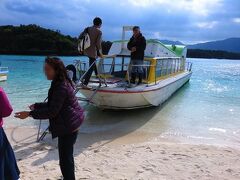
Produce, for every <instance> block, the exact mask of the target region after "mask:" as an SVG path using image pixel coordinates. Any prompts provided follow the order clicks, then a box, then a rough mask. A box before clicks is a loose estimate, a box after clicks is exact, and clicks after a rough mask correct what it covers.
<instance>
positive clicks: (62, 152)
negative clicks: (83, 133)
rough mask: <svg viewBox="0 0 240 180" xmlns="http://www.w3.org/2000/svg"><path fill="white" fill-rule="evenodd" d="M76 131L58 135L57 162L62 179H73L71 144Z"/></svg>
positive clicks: (75, 136)
mask: <svg viewBox="0 0 240 180" xmlns="http://www.w3.org/2000/svg"><path fill="white" fill-rule="evenodd" d="M77 135H78V131H76V132H74V133H72V134H69V135H65V136H62V137H58V151H59V163H60V168H61V172H62V175H63V178H64V180H75V172H74V171H75V169H74V158H73V146H74V144H75V142H76V139H77Z"/></svg>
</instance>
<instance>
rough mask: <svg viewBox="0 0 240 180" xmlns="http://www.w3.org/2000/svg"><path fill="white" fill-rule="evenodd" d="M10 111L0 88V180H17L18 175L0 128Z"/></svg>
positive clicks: (5, 138)
mask: <svg viewBox="0 0 240 180" xmlns="http://www.w3.org/2000/svg"><path fill="white" fill-rule="evenodd" d="M12 110H13V109H12V107H11V105H10V103H9V101H8V98H7V96H6V94H5V93H4V91H3V89H2V88H1V87H0V180H18V179H19V174H20V172H19V169H18V166H17V163H16V159H15V155H14V152H13V149H12V147H11V145H10V143H9V142H8V139H7V136H6V134H5V132H4V130H3V127H2V126H3V119H2V118H4V117H8V116H10V115H11V113H12Z"/></svg>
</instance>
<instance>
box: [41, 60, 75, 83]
mask: <svg viewBox="0 0 240 180" xmlns="http://www.w3.org/2000/svg"><path fill="white" fill-rule="evenodd" d="M45 63H46V64H48V65H49V66H51V67H52V68H53V69H54V71H55V73H56V75H55V78H54V80H55V81H60V82H69V83H70V84H71V86H73V83H72V81H71V79H70V78H69V77H68V75H67V70H66V68H65V66H64V64H63V62H62V60H61V59H59V58H58V57H46V58H45Z"/></svg>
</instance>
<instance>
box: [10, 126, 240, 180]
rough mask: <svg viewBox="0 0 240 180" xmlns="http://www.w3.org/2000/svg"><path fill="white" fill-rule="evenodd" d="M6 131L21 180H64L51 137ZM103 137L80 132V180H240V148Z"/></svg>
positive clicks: (77, 150) (29, 130)
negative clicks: (61, 177)
mask: <svg viewBox="0 0 240 180" xmlns="http://www.w3.org/2000/svg"><path fill="white" fill-rule="evenodd" d="M5 131H6V133H7V135H8V138H9V141H10V142H11V144H12V146H13V148H14V151H15V154H16V158H17V161H18V165H19V168H20V170H21V178H22V179H24V180H25V179H57V178H60V170H59V167H58V152H57V140H56V139H54V140H52V139H51V136H50V135H47V136H46V138H45V139H44V141H43V142H41V143H36V133H37V130H36V129H35V128H32V127H31V128H30V127H7V128H5ZM104 135H105V134H104V133H103V134H101V133H84V132H81V131H80V133H79V137H78V140H77V143H76V145H75V153H74V154H75V164H76V177H77V179H159V178H160V179H167V180H168V179H176V180H177V179H220V180H221V179H232V180H235V179H236V180H237V179H240V161H239V158H240V149H239V148H233V147H227V146H223V147H220V146H214V145H204V144H187V143H181V142H177V141H176V142H174V141H169V140H168V139H165V140H163V139H159V138H146V139H144V140H143V141H138V140H139V139H141V135H139V134H136V135H134V136H132V135H131V134H126V135H124V136H119V137H117V138H115V139H111V138H107V139H103V138H101V137H99V136H104ZM138 136H140V138H139V137H138ZM143 136H144V135H143ZM110 137H111V136H110ZM137 137H138V138H137ZM136 138H137V139H136Z"/></svg>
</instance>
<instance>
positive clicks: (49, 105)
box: [15, 57, 84, 180]
mask: <svg viewBox="0 0 240 180" xmlns="http://www.w3.org/2000/svg"><path fill="white" fill-rule="evenodd" d="M44 69H45V74H46V77H47V79H48V80H51V81H52V83H51V87H50V89H49V91H48V102H46V103H35V104H33V105H31V106H30V109H31V111H23V112H18V113H16V114H15V117H17V118H20V119H25V118H27V117H29V116H30V117H33V118H34V119H49V122H50V127H49V129H50V131H51V133H52V137H53V138H56V137H58V151H59V161H60V162H59V164H60V168H61V171H62V175H63V178H64V180H75V172H74V157H73V147H74V144H75V142H76V139H77V135H78V130H79V127H80V125H81V124H82V122H83V119H84V113H83V109H82V108H81V107H80V105H79V103H78V100H77V98H76V96H75V93H74V88H73V84H72V80H71V79H70V78H69V77H68V75H67V70H66V68H65V66H64V64H63V62H62V61H61V60H60V59H59V58H56V57H47V58H46V60H45V66H44Z"/></svg>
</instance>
